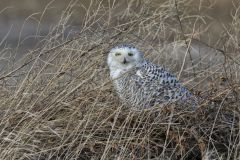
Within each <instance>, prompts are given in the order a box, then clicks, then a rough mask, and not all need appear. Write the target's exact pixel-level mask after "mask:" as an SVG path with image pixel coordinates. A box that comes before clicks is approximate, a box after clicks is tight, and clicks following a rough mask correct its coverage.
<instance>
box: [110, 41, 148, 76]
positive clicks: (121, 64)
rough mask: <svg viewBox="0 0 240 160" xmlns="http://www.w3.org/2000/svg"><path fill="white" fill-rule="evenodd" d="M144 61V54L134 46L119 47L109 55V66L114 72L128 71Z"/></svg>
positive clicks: (124, 45)
mask: <svg viewBox="0 0 240 160" xmlns="http://www.w3.org/2000/svg"><path fill="white" fill-rule="evenodd" d="M142 60H143V54H142V53H141V52H140V51H138V49H137V48H135V47H134V46H132V45H126V44H123V45H119V46H116V47H114V48H112V49H111V50H110V52H109V54H108V60H107V62H108V66H109V68H110V70H111V72H112V71H127V70H129V69H131V68H132V67H134V66H136V65H137V64H139V63H141V61H142Z"/></svg>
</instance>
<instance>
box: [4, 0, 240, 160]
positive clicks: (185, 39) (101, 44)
mask: <svg viewBox="0 0 240 160" xmlns="http://www.w3.org/2000/svg"><path fill="white" fill-rule="evenodd" d="M185 2H187V1H185V0H182V1H180V2H176V1H165V2H161V4H159V5H158V6H157V7H156V5H154V4H153V3H154V2H151V1H137V0H136V1H135V0H133V1H130V2H128V3H123V2H117V1H114V2H109V3H108V4H105V3H102V2H101V1H99V2H96V1H91V3H89V4H88V5H86V6H84V7H83V6H81V7H80V8H85V9H86V13H85V18H84V21H83V23H82V26H81V28H80V31H79V32H78V33H74V34H75V36H74V37H71V38H69V37H68V36H66V35H65V32H66V30H67V29H68V24H69V20H71V15H73V14H74V9H76V8H77V9H79V8H78V7H76V6H78V5H77V4H81V2H75V1H72V2H71V3H70V4H69V6H68V7H67V8H66V10H65V11H63V15H62V17H61V19H60V21H59V23H58V24H57V25H56V26H55V27H54V28H52V30H51V31H50V33H49V35H48V36H47V37H46V38H44V39H43V40H42V41H41V42H39V45H37V47H36V49H34V50H32V51H29V53H26V55H25V56H24V57H23V58H22V59H20V60H18V61H17V62H15V61H13V60H12V59H11V58H6V57H4V56H5V55H7V54H6V53H7V52H14V50H10V51H9V50H7V49H6V50H4V49H3V50H2V52H1V54H2V57H3V58H4V59H8V61H7V63H6V65H5V68H4V70H2V72H1V76H0V82H1V88H0V89H1V97H0V102H1V103H0V107H1V111H0V115H1V117H0V137H1V138H0V142H1V144H0V151H1V152H0V157H1V158H2V159H210V158H211V157H214V158H215V159H221V158H223V159H236V158H237V157H239V144H240V143H239V122H240V121H239V93H240V92H239V55H238V53H239V49H238V48H239V43H238V38H239V28H240V27H239V22H240V21H239V19H238V18H237V16H239V13H238V12H239V11H238V10H239V8H235V10H234V11H235V12H234V13H235V15H234V17H233V20H232V24H229V26H226V28H225V30H224V34H222V35H224V36H225V37H224V40H225V46H221V45H220V44H219V43H216V44H214V45H212V44H208V42H201V36H206V35H207V32H209V30H207V29H205V30H202V29H203V27H202V26H199V27H198V25H196V24H197V23H200V21H204V18H205V17H203V16H200V15H198V14H197V13H195V12H193V9H194V7H193V9H191V3H190V2H189V1H188V3H185ZM202 5H204V4H202ZM202 7H203V8H204V7H206V6H202ZM199 12H200V11H199ZM201 13H202V12H201ZM206 19H207V18H206ZM207 20H208V19H207ZM205 26H207V24H205ZM194 27H195V28H194ZM192 28H194V29H192ZM210 40H211V37H210ZM170 41H171V43H170ZM119 43H131V44H134V45H136V46H137V47H138V48H139V49H140V50H142V51H144V52H145V56H146V57H147V58H149V59H151V60H153V61H154V62H155V63H159V64H160V65H163V66H165V67H167V68H169V69H170V70H171V71H173V72H175V73H176V75H178V77H179V78H180V79H181V80H182V81H185V83H184V84H186V85H187V86H188V87H189V88H191V89H192V90H193V92H195V93H196V94H197V96H200V97H203V98H204V99H205V101H204V102H203V103H202V104H200V105H199V107H198V109H197V110H196V111H187V110H185V106H180V107H179V106H174V105H170V106H166V107H164V108H160V107H155V108H152V109H149V110H144V111H134V110H131V109H130V107H129V106H123V105H122V104H121V102H120V101H119V98H118V97H117V95H116V94H115V91H114V89H113V86H112V82H111V80H110V79H109V73H108V72H109V71H108V68H107V64H106V57H107V54H108V51H109V49H110V48H111V47H113V46H115V45H116V44H119ZM207 44H208V45H207ZM196 46H197V47H196Z"/></svg>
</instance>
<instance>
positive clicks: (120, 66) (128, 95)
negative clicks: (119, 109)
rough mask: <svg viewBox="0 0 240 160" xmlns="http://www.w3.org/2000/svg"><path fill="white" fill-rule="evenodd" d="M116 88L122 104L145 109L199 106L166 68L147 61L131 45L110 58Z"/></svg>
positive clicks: (108, 59) (118, 47) (112, 77)
mask: <svg viewBox="0 0 240 160" xmlns="http://www.w3.org/2000/svg"><path fill="white" fill-rule="evenodd" d="M107 63H108V66H109V70H110V77H111V79H112V80H113V83H114V87H115V89H116V91H117V94H118V96H119V97H120V99H121V100H122V102H123V103H125V104H128V105H130V106H131V107H134V108H137V109H146V108H150V107H153V106H156V105H160V106H163V105H166V104H169V103H175V102H176V103H180V104H183V105H184V104H188V105H189V104H190V105H191V106H192V107H193V108H195V107H196V106H197V104H198V103H197V98H196V97H195V96H194V95H192V94H191V93H190V92H189V90H188V89H187V88H185V87H184V86H182V85H181V83H180V82H179V81H178V80H177V78H176V77H175V76H174V75H173V74H171V73H169V72H168V71H167V70H166V69H164V68H163V67H160V66H157V65H155V64H154V63H152V62H150V61H149V60H147V59H145V58H144V56H143V53H142V52H140V51H139V50H138V49H137V48H135V47H134V46H132V45H126V44H124V45H119V46H116V47H114V48H112V49H111V50H110V52H109V54H108V58H107Z"/></svg>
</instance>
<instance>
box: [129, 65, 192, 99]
mask: <svg viewBox="0 0 240 160" xmlns="http://www.w3.org/2000/svg"><path fill="white" fill-rule="evenodd" d="M133 80H134V81H135V83H137V85H139V87H141V89H144V91H145V94H148V95H149V94H151V95H152V97H153V99H154V101H157V102H158V101H159V103H163V102H169V101H176V100H178V99H186V98H187V97H190V96H191V93H190V92H189V91H188V90H187V89H186V88H185V87H183V86H181V84H180V83H179V81H178V80H177V78H176V77H175V76H174V75H173V74H171V73H169V72H168V71H167V70H165V69H164V68H162V67H159V66H156V65H154V64H152V63H151V62H148V61H146V62H144V63H143V64H142V65H140V66H138V67H136V70H135V74H134V76H133Z"/></svg>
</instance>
